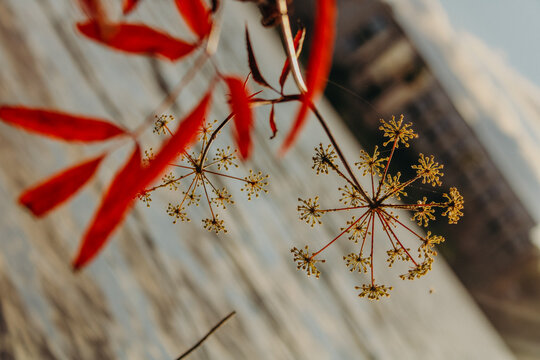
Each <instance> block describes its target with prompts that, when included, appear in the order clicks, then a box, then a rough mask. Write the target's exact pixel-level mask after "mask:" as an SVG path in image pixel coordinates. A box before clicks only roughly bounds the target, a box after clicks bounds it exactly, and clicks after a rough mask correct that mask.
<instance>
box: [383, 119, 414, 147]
mask: <svg viewBox="0 0 540 360" xmlns="http://www.w3.org/2000/svg"><path fill="white" fill-rule="evenodd" d="M380 121H381V126H379V130H382V131H383V132H384V136H385V137H388V138H389V139H388V141H386V142H385V143H384V144H383V146H386V145H388V144H391V143H393V144H395V147H396V148H397V147H399V142H400V141H401V143H402V144H403V145H405V147H409V140H410V139H414V138H417V137H418V134H415V133H414V131H413V129H411V126H412V123H408V124H404V123H403V115H401V116H400V117H399V120H397V121H396V117H395V116H393V115H392V120H390V121H389V122H386V121H385V120H384V119H381V120H380Z"/></svg>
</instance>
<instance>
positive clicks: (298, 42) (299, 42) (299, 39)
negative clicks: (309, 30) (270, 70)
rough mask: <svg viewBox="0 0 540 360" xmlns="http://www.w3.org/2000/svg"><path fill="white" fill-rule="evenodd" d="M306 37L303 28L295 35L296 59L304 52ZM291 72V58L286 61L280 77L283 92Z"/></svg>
mask: <svg viewBox="0 0 540 360" xmlns="http://www.w3.org/2000/svg"><path fill="white" fill-rule="evenodd" d="M305 37H306V28H305V27H302V28H301V29H299V30H298V31H297V32H296V35H294V49H295V50H296V57H298V56H300V53H301V52H302V47H303V45H304V39H305ZM290 71H291V66H290V62H289V58H286V59H285V63H284V64H283V69H282V70H281V75H280V76H279V85H280V86H281V91H282V92H283V86H284V85H285V81H286V80H287V76H289V73H290Z"/></svg>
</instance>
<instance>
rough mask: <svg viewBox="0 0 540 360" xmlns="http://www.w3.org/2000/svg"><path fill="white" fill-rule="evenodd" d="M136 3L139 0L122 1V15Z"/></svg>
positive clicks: (127, 12) (131, 9)
mask: <svg viewBox="0 0 540 360" xmlns="http://www.w3.org/2000/svg"><path fill="white" fill-rule="evenodd" d="M138 3H139V0H124V2H123V3H122V12H123V13H124V15H127V14H129V13H130V12H132V11H133V9H135V7H136V6H137V4H138Z"/></svg>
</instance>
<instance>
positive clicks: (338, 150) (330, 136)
mask: <svg viewBox="0 0 540 360" xmlns="http://www.w3.org/2000/svg"><path fill="white" fill-rule="evenodd" d="M309 107H310V108H311V111H313V114H315V117H316V118H317V120H319V123H320V124H321V126H322V128H323V130H324V132H325V133H326V135H327V136H328V139H329V140H330V143H331V144H332V146H333V147H334V149H335V150H336V153H337V154H338V157H339V159H340V160H341V162H342V164H343V166H344V167H345V170H347V173H348V174H349V176H350V177H351V180H352V181H353V185H354V187H355V188H356V190H358V192H359V193H360V195H362V197H363V198H364V200H366V202H367V203H368V204H373V200H372V199H370V198H369V196H368V195H367V193H366V191H365V190H364V188H362V186H361V185H360V183H359V182H358V179H356V177H355V176H354V174H353V172H352V169H351V167H350V166H349V163H348V162H347V160H346V159H345V156H344V155H343V152H342V151H341V148H340V147H339V145H338V144H337V142H336V139H335V138H334V135H333V134H332V132H331V131H330V128H329V127H328V125H327V124H326V121H325V120H324V118H323V117H322V115H321V114H320V113H319V110H317V107H316V106H315V105H314V104H313V103H312V102H310V103H309Z"/></svg>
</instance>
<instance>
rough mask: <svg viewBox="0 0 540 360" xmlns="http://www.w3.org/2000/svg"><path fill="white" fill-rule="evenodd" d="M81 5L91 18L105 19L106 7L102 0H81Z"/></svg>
mask: <svg viewBox="0 0 540 360" xmlns="http://www.w3.org/2000/svg"><path fill="white" fill-rule="evenodd" d="M79 6H80V7H81V9H82V11H84V13H85V14H86V16H88V17H89V18H90V19H94V20H98V21H101V20H105V17H106V15H105V14H106V13H105V8H104V7H103V5H102V4H101V0H79Z"/></svg>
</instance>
